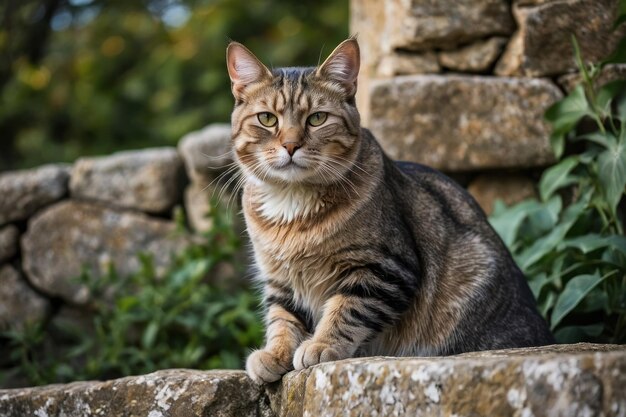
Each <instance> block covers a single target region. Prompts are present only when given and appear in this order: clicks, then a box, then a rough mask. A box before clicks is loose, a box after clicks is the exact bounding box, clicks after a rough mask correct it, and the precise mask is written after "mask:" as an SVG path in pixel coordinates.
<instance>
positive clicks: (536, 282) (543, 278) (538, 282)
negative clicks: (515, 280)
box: [528, 272, 550, 299]
mask: <svg viewBox="0 0 626 417" xmlns="http://www.w3.org/2000/svg"><path fill="white" fill-rule="evenodd" d="M549 282H550V278H549V277H548V275H547V274H546V273H545V272H542V273H540V274H539V275H537V276H535V277H533V278H532V279H529V280H528V286H529V287H530V290H531V291H532V292H533V295H534V296H535V299H539V295H540V294H541V290H542V289H543V287H544V286H545V285H546V284H548V283H549Z"/></svg>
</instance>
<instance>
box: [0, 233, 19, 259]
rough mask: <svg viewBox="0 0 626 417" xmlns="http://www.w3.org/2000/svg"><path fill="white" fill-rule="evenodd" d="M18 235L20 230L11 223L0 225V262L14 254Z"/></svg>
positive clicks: (17, 243)
mask: <svg viewBox="0 0 626 417" xmlns="http://www.w3.org/2000/svg"><path fill="white" fill-rule="evenodd" d="M19 236H20V231H19V230H18V229H17V227H15V226H14V225H12V224H10V225H8V226H4V227H0V263H1V262H3V261H6V260H7V259H10V258H12V257H13V256H15V254H16V253H17V251H18V245H19V242H18V239H19Z"/></svg>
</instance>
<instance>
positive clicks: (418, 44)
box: [350, 0, 626, 212]
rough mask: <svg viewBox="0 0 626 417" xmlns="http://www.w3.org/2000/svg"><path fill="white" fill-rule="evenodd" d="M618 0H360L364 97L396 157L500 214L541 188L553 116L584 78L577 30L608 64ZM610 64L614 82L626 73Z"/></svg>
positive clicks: (367, 113)
mask: <svg viewBox="0 0 626 417" xmlns="http://www.w3.org/2000/svg"><path fill="white" fill-rule="evenodd" d="M618 3H619V2H618V0H454V1H451V0H441V1H425V0H386V1H378V0H351V3H350V5H351V32H352V33H355V34H357V35H358V39H359V43H360V45H361V48H362V69H361V74H360V78H359V93H358V96H357V99H358V100H357V102H358V105H359V108H360V110H361V114H362V117H363V122H364V124H365V125H367V126H368V127H369V128H370V129H371V130H372V132H373V133H374V134H375V136H376V137H377V138H378V139H379V141H380V142H381V143H382V145H383V147H384V148H385V150H386V151H387V152H388V153H389V154H390V155H391V156H392V157H393V158H395V159H402V160H410V161H414V162H420V163H425V164H427V165H430V166H432V167H434V168H438V169H441V170H443V171H445V172H446V173H448V174H451V175H452V176H453V177H454V178H456V179H457V180H459V181H460V182H462V183H463V185H465V186H468V189H469V191H470V193H472V194H473V195H474V196H475V197H476V198H477V200H478V202H479V203H480V204H481V205H482V206H483V208H484V209H485V210H486V211H487V212H489V211H490V210H491V208H492V204H493V201H494V199H495V198H502V199H504V200H505V201H506V202H508V203H513V202H515V201H519V200H521V199H523V198H526V197H528V196H529V195H532V194H533V192H534V191H533V190H534V186H533V184H534V181H536V179H537V177H538V174H539V173H540V171H541V169H542V168H543V167H545V166H546V165H547V164H550V163H551V162H553V154H552V151H551V149H550V145H549V126H548V125H547V124H546V123H545V122H544V120H543V113H544V111H545V110H546V109H547V108H548V107H549V105H550V104H552V103H553V102H555V101H556V100H558V99H560V98H561V97H563V94H564V92H565V91H566V90H568V89H570V88H571V86H572V83H573V81H572V80H573V79H574V78H575V75H573V74H572V73H574V72H575V71H576V66H575V62H574V58H573V49H572V46H571V35H572V34H574V35H576V37H577V39H578V41H579V43H580V47H581V51H582V54H583V57H584V58H585V59H586V60H588V61H592V62H598V61H599V60H601V59H602V58H605V57H606V56H608V54H609V53H611V52H612V51H613V50H614V48H615V47H616V45H617V42H618V40H619V39H620V38H621V37H622V36H623V35H624V34H625V33H626V25H622V27H621V29H620V30H618V31H615V32H612V31H611V28H612V26H613V22H614V21H615V19H616V16H617V11H618ZM625 73H626V67H625V66H610V67H608V68H607V69H606V76H605V77H603V78H602V81H603V82H606V81H608V80H610V79H613V78H616V77H620V78H624V74H625Z"/></svg>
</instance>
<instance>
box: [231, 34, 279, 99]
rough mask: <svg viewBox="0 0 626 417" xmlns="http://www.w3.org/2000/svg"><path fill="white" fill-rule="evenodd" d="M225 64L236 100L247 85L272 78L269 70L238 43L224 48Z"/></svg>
mask: <svg viewBox="0 0 626 417" xmlns="http://www.w3.org/2000/svg"><path fill="white" fill-rule="evenodd" d="M226 63H227V66H228V75H229V76H230V81H231V83H232V90H233V95H234V96H235V98H236V99H240V98H241V96H242V93H243V90H244V89H245V88H246V87H247V86H248V85H250V84H254V83H257V82H259V81H262V80H263V79H264V78H266V77H271V76H272V73H271V72H270V70H269V69H267V67H266V66H265V65H263V64H262V63H261V61H259V59H258V58H257V57H256V56H254V54H253V53H252V52H250V51H249V50H248V48H246V47H245V46H243V45H242V44H240V43H238V42H231V43H230V44H229V45H228V48H226Z"/></svg>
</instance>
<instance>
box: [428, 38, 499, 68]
mask: <svg viewBox="0 0 626 417" xmlns="http://www.w3.org/2000/svg"><path fill="white" fill-rule="evenodd" d="M506 42H507V38H503V37H499V36H496V37H493V38H489V39H487V40H481V41H477V42H474V43H472V44H470V45H467V46H465V47H463V48H460V49H458V50H455V51H444V52H441V53H440V54H439V64H440V65H441V66H442V67H444V68H448V69H451V70H454V71H463V72H485V71H487V70H488V69H490V68H491V66H492V65H493V64H494V63H495V62H496V59H498V57H499V56H500V53H501V52H502V49H503V48H504V46H505V45H506Z"/></svg>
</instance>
